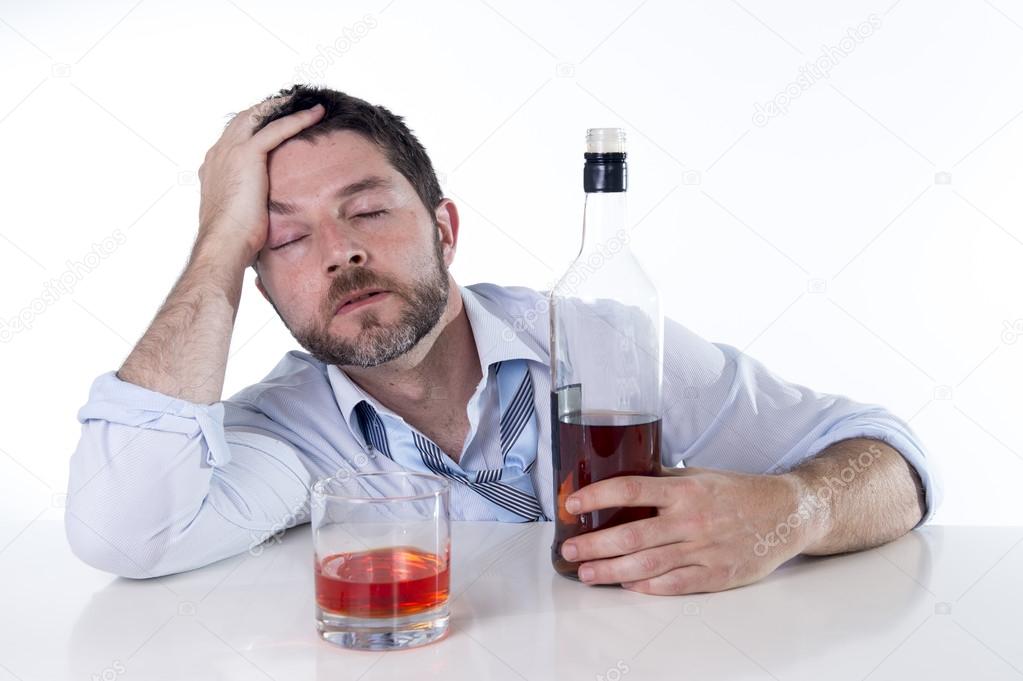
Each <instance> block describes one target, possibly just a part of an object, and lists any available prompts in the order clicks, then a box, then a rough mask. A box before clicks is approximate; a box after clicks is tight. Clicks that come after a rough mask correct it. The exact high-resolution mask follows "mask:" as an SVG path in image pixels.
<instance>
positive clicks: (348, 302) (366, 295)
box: [334, 289, 390, 315]
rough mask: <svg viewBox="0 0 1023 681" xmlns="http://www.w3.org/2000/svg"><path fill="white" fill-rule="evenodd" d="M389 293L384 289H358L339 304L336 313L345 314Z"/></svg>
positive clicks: (377, 300)
mask: <svg viewBox="0 0 1023 681" xmlns="http://www.w3.org/2000/svg"><path fill="white" fill-rule="evenodd" d="M388 295H390V294H389V292H388V291H384V290H383V289H364V290H362V291H356V292H355V293H353V294H352V295H350V296H348V297H347V298H345V299H344V300H342V301H341V303H340V304H339V305H338V306H337V309H335V310H334V314H335V315H343V314H349V313H351V312H354V311H355V310H359V309H361V308H363V307H366V306H368V305H372V304H373V303H376V302H379V301H381V300H383V299H384V298H386V297H387V296H388Z"/></svg>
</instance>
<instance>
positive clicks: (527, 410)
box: [355, 359, 548, 522]
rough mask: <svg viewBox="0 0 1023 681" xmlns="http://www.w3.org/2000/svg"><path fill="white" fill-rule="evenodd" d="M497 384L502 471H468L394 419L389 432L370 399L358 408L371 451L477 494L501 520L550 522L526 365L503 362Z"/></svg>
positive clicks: (494, 469)
mask: <svg viewBox="0 0 1023 681" xmlns="http://www.w3.org/2000/svg"><path fill="white" fill-rule="evenodd" d="M495 380H496V381H497V390H498V397H499V401H500V406H501V423H500V438H501V456H502V461H503V465H502V466H501V467H500V468H487V469H482V470H475V471H467V470H464V469H463V468H462V467H461V466H460V465H458V464H456V463H455V462H454V461H453V460H452V459H451V458H450V457H448V456H447V455H445V454H444V452H443V451H442V450H441V449H440V447H438V446H437V445H436V444H434V443H433V442H432V441H431V440H430V439H429V438H427V437H426V436H424V435H423V434H421V433H420V432H418V431H416V430H414V429H412V428H411V427H409V426H408V425H406V424H399V423H397V422H395V420H394V419H388V427H385V426H384V420H383V419H382V418H381V417H380V415H379V414H378V413H377V411H376V409H374V408H373V406H372V405H371V404H370V403H369V402H367V401H365V400H363V401H362V402H360V403H359V404H357V405H356V407H355V411H356V416H357V418H358V421H359V427H360V429H361V430H362V433H363V436H364V437H365V439H366V442H368V443H369V444H370V446H372V447H373V448H375V449H376V450H377V451H380V452H382V453H383V454H384V455H385V456H387V457H388V458H389V459H391V460H393V461H396V462H397V463H399V464H401V465H402V466H404V467H405V468H409V469H412V470H419V471H423V472H429V473H433V474H434V475H439V476H441V477H444V478H447V479H448V480H451V481H452V482H453V483H455V484H458V485H464V486H465V487H466V488H467V489H469V490H472V491H473V492H474V493H476V494H477V495H479V496H480V497H481V498H482V499H485V500H486V501H487V502H488V503H489V504H490V506H491V508H493V510H494V512H495V514H496V515H497V518H498V520H503V521H506V522H524V521H529V520H547V519H548V518H547V516H546V515H545V514H544V512H543V510H542V509H541V507H540V502H539V501H538V500H537V496H536V491H535V489H534V488H533V481H532V479H531V478H530V471H532V469H533V467H534V466H535V465H536V454H537V445H538V437H539V428H538V425H537V418H536V409H535V406H534V404H533V398H534V394H533V380H532V378H531V377H530V375H529V370H528V364H527V362H526V360H524V359H515V360H507V361H503V362H498V363H497V366H496V369H495ZM402 425H404V427H403V428H402V427H401V426H402ZM396 456H397V458H396Z"/></svg>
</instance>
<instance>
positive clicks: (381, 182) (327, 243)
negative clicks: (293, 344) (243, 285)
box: [253, 86, 458, 367]
mask: <svg viewBox="0 0 1023 681" xmlns="http://www.w3.org/2000/svg"><path fill="white" fill-rule="evenodd" d="M280 95H287V96H289V97H288V99H287V100H286V101H285V102H284V103H283V104H281V105H279V106H277V107H276V108H274V109H273V110H272V111H271V112H270V113H268V114H267V115H266V116H263V117H261V118H260V119H259V120H257V121H255V129H254V131H253V132H256V131H258V130H259V129H261V128H262V127H264V126H266V125H267V124H269V123H271V122H272V121H274V120H277V119H278V118H281V117H282V116H286V115H288V114H290V113H294V112H296V111H300V110H302V109H308V108H309V107H311V106H313V105H315V104H323V105H324V107H325V109H326V111H325V113H324V115H323V117H322V118H321V119H320V121H319V122H317V123H316V124H315V125H313V126H310V127H309V128H306V129H305V130H303V131H302V132H301V133H299V134H298V135H295V136H294V137H292V138H290V139H289V140H288V141H287V142H285V143H283V144H282V145H280V146H279V147H277V148H276V149H274V150H273V151H272V152H271V153H270V155H269V157H268V159H267V163H268V172H269V181H270V184H269V203H268V210H269V214H270V229H269V234H268V238H267V242H266V245H265V246H264V248H263V250H262V251H260V253H259V257H258V258H257V260H256V262H255V264H254V268H255V270H256V273H257V275H258V276H257V278H256V285H257V287H258V288H259V290H260V291H261V292H262V293H263V295H264V296H265V297H266V298H267V300H269V301H270V303H271V305H273V307H274V309H275V310H276V311H277V314H278V315H280V317H281V320H282V321H283V322H284V324H285V326H287V327H288V329H289V330H290V331H291V333H292V335H294V336H295V339H296V340H297V341H298V342H299V343H300V344H301V345H302V346H303V347H304V348H306V349H307V350H308V351H309V352H310V353H311V354H312V355H313V356H314V357H316V358H317V359H319V360H320V361H323V362H326V363H328V364H338V365H342V366H343V365H354V366H361V367H372V366H377V365H379V364H382V363H384V362H388V361H391V360H393V359H395V358H397V357H399V356H401V355H403V354H405V353H406V352H408V351H409V350H411V349H412V348H413V347H414V346H415V345H416V344H417V343H418V342H419V341H420V340H421V339H422V338H423V337H425V336H426V335H427V334H428V333H429V332H430V331H431V330H433V329H434V327H435V326H436V325H437V323H438V321H440V319H441V317H442V315H443V313H444V310H445V309H446V307H447V303H448V295H449V291H450V290H451V286H452V284H453V281H452V280H450V277H449V275H448V271H447V268H448V267H449V266H450V264H451V261H452V259H453V258H454V252H455V243H456V240H457V233H458V214H457V212H456V210H455V207H454V204H453V203H451V201H450V200H448V199H445V198H444V197H443V194H442V193H441V190H440V185H439V184H438V182H437V176H436V173H435V172H434V170H433V165H432V164H431V162H430V159H429V157H428V156H427V155H426V151H425V149H423V147H422V145H421V144H420V143H419V141H418V140H417V139H416V137H415V135H413V134H412V132H411V131H410V130H409V129H408V128H407V127H406V126H405V124H404V123H403V122H402V118H401V117H400V116H396V115H394V114H392V113H391V112H390V111H388V110H387V109H385V108H384V107H381V106H374V105H372V104H369V103H368V102H365V101H363V100H361V99H358V98H355V97H351V96H349V95H346V94H344V93H342V92H337V91H335V90H328V89H322V88H311V87H306V86H295V87H293V88H290V89H288V90H283V91H281V93H280ZM280 95H275V97H276V96H280ZM366 289H370V290H382V291H386V292H387V293H386V294H384V295H380V296H374V298H373V299H371V300H369V301H368V302H366V303H363V304H361V305H352V306H351V307H350V308H347V307H345V306H343V305H342V303H343V301H344V300H346V299H347V298H349V297H351V295H352V294H354V293H358V292H361V291H364V290H366Z"/></svg>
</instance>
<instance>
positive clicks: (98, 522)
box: [64, 503, 168, 579]
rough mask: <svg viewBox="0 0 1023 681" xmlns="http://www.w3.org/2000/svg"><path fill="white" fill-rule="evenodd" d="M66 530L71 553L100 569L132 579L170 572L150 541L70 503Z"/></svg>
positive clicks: (66, 509) (66, 515)
mask: <svg viewBox="0 0 1023 681" xmlns="http://www.w3.org/2000/svg"><path fill="white" fill-rule="evenodd" d="M122 529H123V528H122ZM64 532H65V535H66V536H67V541H68V545H69V546H70V548H71V553H73V554H74V555H75V556H76V557H77V558H78V559H79V560H81V561H82V562H83V563H85V564H86V565H89V566H91V567H94V568H96V569H97V570H100V571H102V572H108V573H110V574H113V575H116V576H118V577H126V578H128V579H148V578H151V577H160V576H162V575H164V574H168V572H166V571H162V570H161V568H160V562H161V561H160V555H159V552H158V551H157V550H154V549H155V547H153V546H151V544H150V543H149V542H147V541H144V540H141V539H140V538H137V537H132V535H131V534H129V533H126V532H121V531H120V530H119V529H118V527H117V526H116V525H114V524H112V523H110V522H102V519H100V518H96V517H90V516H89V515H88V514H86V513H83V512H82V511H81V510H80V509H76V508H74V507H73V506H72V505H71V504H70V503H69V504H68V506H67V507H66V508H65V511H64Z"/></svg>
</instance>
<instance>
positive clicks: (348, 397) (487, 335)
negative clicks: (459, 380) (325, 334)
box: [327, 286, 548, 439]
mask: <svg viewBox="0 0 1023 681" xmlns="http://www.w3.org/2000/svg"><path fill="white" fill-rule="evenodd" d="M458 289H459V292H460V293H461V295H462V306H463V308H464V309H465V315H466V317H467V319H468V320H469V326H470V327H471V328H472V334H473V338H474V340H475V342H476V352H477V353H478V354H479V359H480V371H481V373H482V374H483V381H484V382H486V381H487V377H488V375H489V370H490V367H491V366H492V365H494V364H496V363H497V362H503V361H506V360H513V359H525V360H531V361H534V362H540V363H544V364H546V363H547V362H548V359H546V353H545V352H544V349H543V348H542V347H541V346H540V345H539V343H537V341H536V340H534V339H533V338H531V337H530V336H529V335H528V334H527V333H525V331H524V329H523V326H524V324H525V323H527V321H528V320H515V319H511V318H510V317H509V315H508V313H507V311H506V310H504V309H503V308H502V307H501V306H500V305H499V304H498V303H496V302H494V301H492V300H489V299H487V298H484V297H483V296H481V295H480V294H478V293H476V292H475V291H473V290H472V289H471V288H469V287H467V286H459V287H458ZM536 312H537V314H540V313H541V312H540V311H536ZM544 312H545V311H544ZM327 379H328V380H329V381H330V385H331V388H332V389H333V391H334V398H335V399H336V400H337V404H338V407H340V409H341V413H342V414H343V415H344V417H345V420H346V421H347V423H348V425H349V427H350V428H351V430H352V432H353V433H356V434H357V435H358V436H360V439H361V435H362V432H361V430H360V428H359V423H358V419H357V417H356V413H355V407H356V406H357V405H358V404H359V403H360V402H363V401H366V402H368V403H369V404H370V405H371V406H372V407H373V408H374V409H376V410H377V413H379V414H389V415H391V416H393V417H395V418H397V419H399V420H402V421H404V419H402V418H401V416H400V415H398V414H396V413H394V412H393V411H391V410H390V409H388V408H387V407H385V406H384V405H382V404H380V402H379V401H378V400H377V399H376V398H375V397H373V396H372V395H370V394H369V393H367V392H366V391H365V390H363V389H362V388H360V387H359V386H358V385H356V384H355V383H354V382H353V381H352V379H350V378H349V377H348V375H347V374H346V373H345V372H344V371H342V370H341V369H340V368H338V366H337V365H336V364H330V365H328V366H327Z"/></svg>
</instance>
